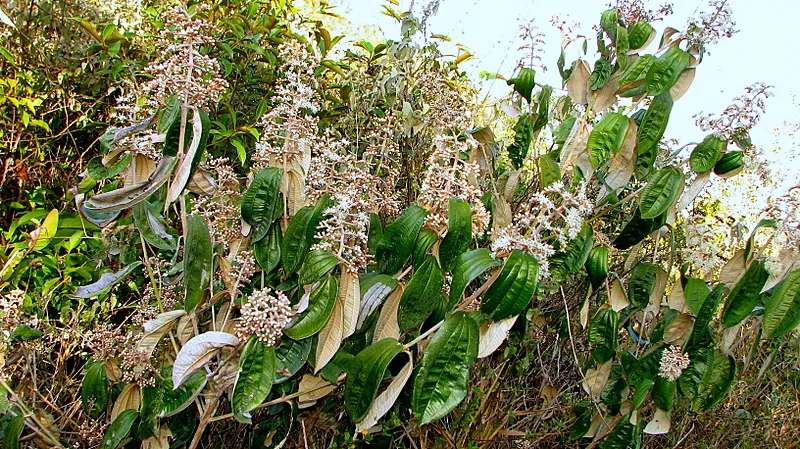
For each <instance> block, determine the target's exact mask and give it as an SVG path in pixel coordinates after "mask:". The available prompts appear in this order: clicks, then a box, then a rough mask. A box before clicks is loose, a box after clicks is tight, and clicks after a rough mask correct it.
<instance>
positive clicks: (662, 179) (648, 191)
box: [639, 167, 684, 219]
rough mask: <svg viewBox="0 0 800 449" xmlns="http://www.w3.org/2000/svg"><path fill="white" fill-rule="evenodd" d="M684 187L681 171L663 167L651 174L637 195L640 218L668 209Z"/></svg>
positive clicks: (657, 214) (652, 215)
mask: <svg viewBox="0 0 800 449" xmlns="http://www.w3.org/2000/svg"><path fill="white" fill-rule="evenodd" d="M683 187H684V180H683V173H682V172H681V171H680V170H678V169H677V168H675V167H664V168H662V169H661V170H659V171H658V172H656V173H655V175H653V176H652V177H651V178H650V180H649V181H648V182H647V185H646V186H645V187H644V190H642V193H641V195H640V196H639V211H640V212H641V214H642V218H645V219H646V218H656V217H658V216H659V215H661V214H663V213H664V212H666V211H667V209H669V207H670V206H672V204H673V203H674V202H675V200H677V199H678V195H680V193H681V191H682V190H683Z"/></svg>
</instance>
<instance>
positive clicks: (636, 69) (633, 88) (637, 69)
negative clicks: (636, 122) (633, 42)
mask: <svg viewBox="0 0 800 449" xmlns="http://www.w3.org/2000/svg"><path fill="white" fill-rule="evenodd" d="M655 62H656V57H655V56H653V55H642V56H639V57H638V58H636V59H634V60H633V61H632V62H631V63H629V64H628V67H627V68H626V69H625V71H624V72H622V75H620V77H619V80H617V84H618V86H619V87H617V95H619V96H621V97H635V96H637V95H641V94H643V93H644V92H645V80H646V77H647V72H648V71H650V67H652V66H653V64H654V63H655Z"/></svg>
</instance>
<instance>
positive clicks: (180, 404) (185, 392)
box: [142, 367, 208, 418]
mask: <svg viewBox="0 0 800 449" xmlns="http://www.w3.org/2000/svg"><path fill="white" fill-rule="evenodd" d="M166 368H169V367H166ZM163 371H165V373H164V374H166V376H164V380H163V382H162V383H161V388H160V390H161V391H160V393H159V395H158V401H157V403H156V409H155V413H156V414H157V416H158V417H159V418H166V417H169V416H174V415H177V414H178V413H180V412H182V411H183V410H186V408H187V407H189V406H190V405H191V404H192V403H194V400H195V399H196V398H197V396H199V395H200V392H201V391H203V388H204V387H205V386H206V382H207V381H208V378H207V377H206V373H205V371H195V372H194V374H192V375H191V376H189V378H188V379H186V380H185V381H184V382H183V384H181V385H180V386H179V387H178V388H174V385H173V383H172V378H170V377H169V370H168V369H164V370H163ZM142 415H143V416H144V412H142Z"/></svg>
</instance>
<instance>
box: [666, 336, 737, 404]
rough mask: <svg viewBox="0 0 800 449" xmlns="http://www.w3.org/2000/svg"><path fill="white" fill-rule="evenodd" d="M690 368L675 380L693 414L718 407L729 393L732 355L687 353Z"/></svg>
mask: <svg viewBox="0 0 800 449" xmlns="http://www.w3.org/2000/svg"><path fill="white" fill-rule="evenodd" d="M689 359H690V360H691V363H689V367H688V368H686V369H685V370H684V371H683V373H681V377H680V378H679V379H678V386H679V387H680V390H681V393H682V394H683V395H684V396H686V397H687V398H689V399H691V400H692V407H693V408H694V410H695V411H696V412H704V411H706V410H709V409H710V408H712V407H714V406H715V405H716V404H718V403H719V402H720V401H721V400H722V399H724V398H725V396H726V395H727V394H728V391H730V388H731V386H732V385H733V379H734V377H735V376H736V363H735V362H734V360H733V358H732V357H731V356H728V355H725V354H720V353H716V352H715V351H714V349H712V348H700V349H696V350H693V351H690V352H689Z"/></svg>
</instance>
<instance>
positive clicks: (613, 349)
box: [589, 309, 619, 363]
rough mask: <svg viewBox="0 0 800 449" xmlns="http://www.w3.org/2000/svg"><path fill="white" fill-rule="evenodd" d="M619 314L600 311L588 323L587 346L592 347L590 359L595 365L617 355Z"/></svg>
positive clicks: (608, 310)
mask: <svg viewBox="0 0 800 449" xmlns="http://www.w3.org/2000/svg"><path fill="white" fill-rule="evenodd" d="M618 325H619V314H617V312H615V311H613V310H612V309H601V310H599V311H598V312H597V315H595V317H594V319H593V320H592V322H591V323H589V344H591V345H593V346H594V349H592V357H593V358H594V359H595V361H597V363H605V362H607V361H609V360H611V359H612V358H613V357H614V355H616V353H617V333H618V332H619V329H618Z"/></svg>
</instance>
